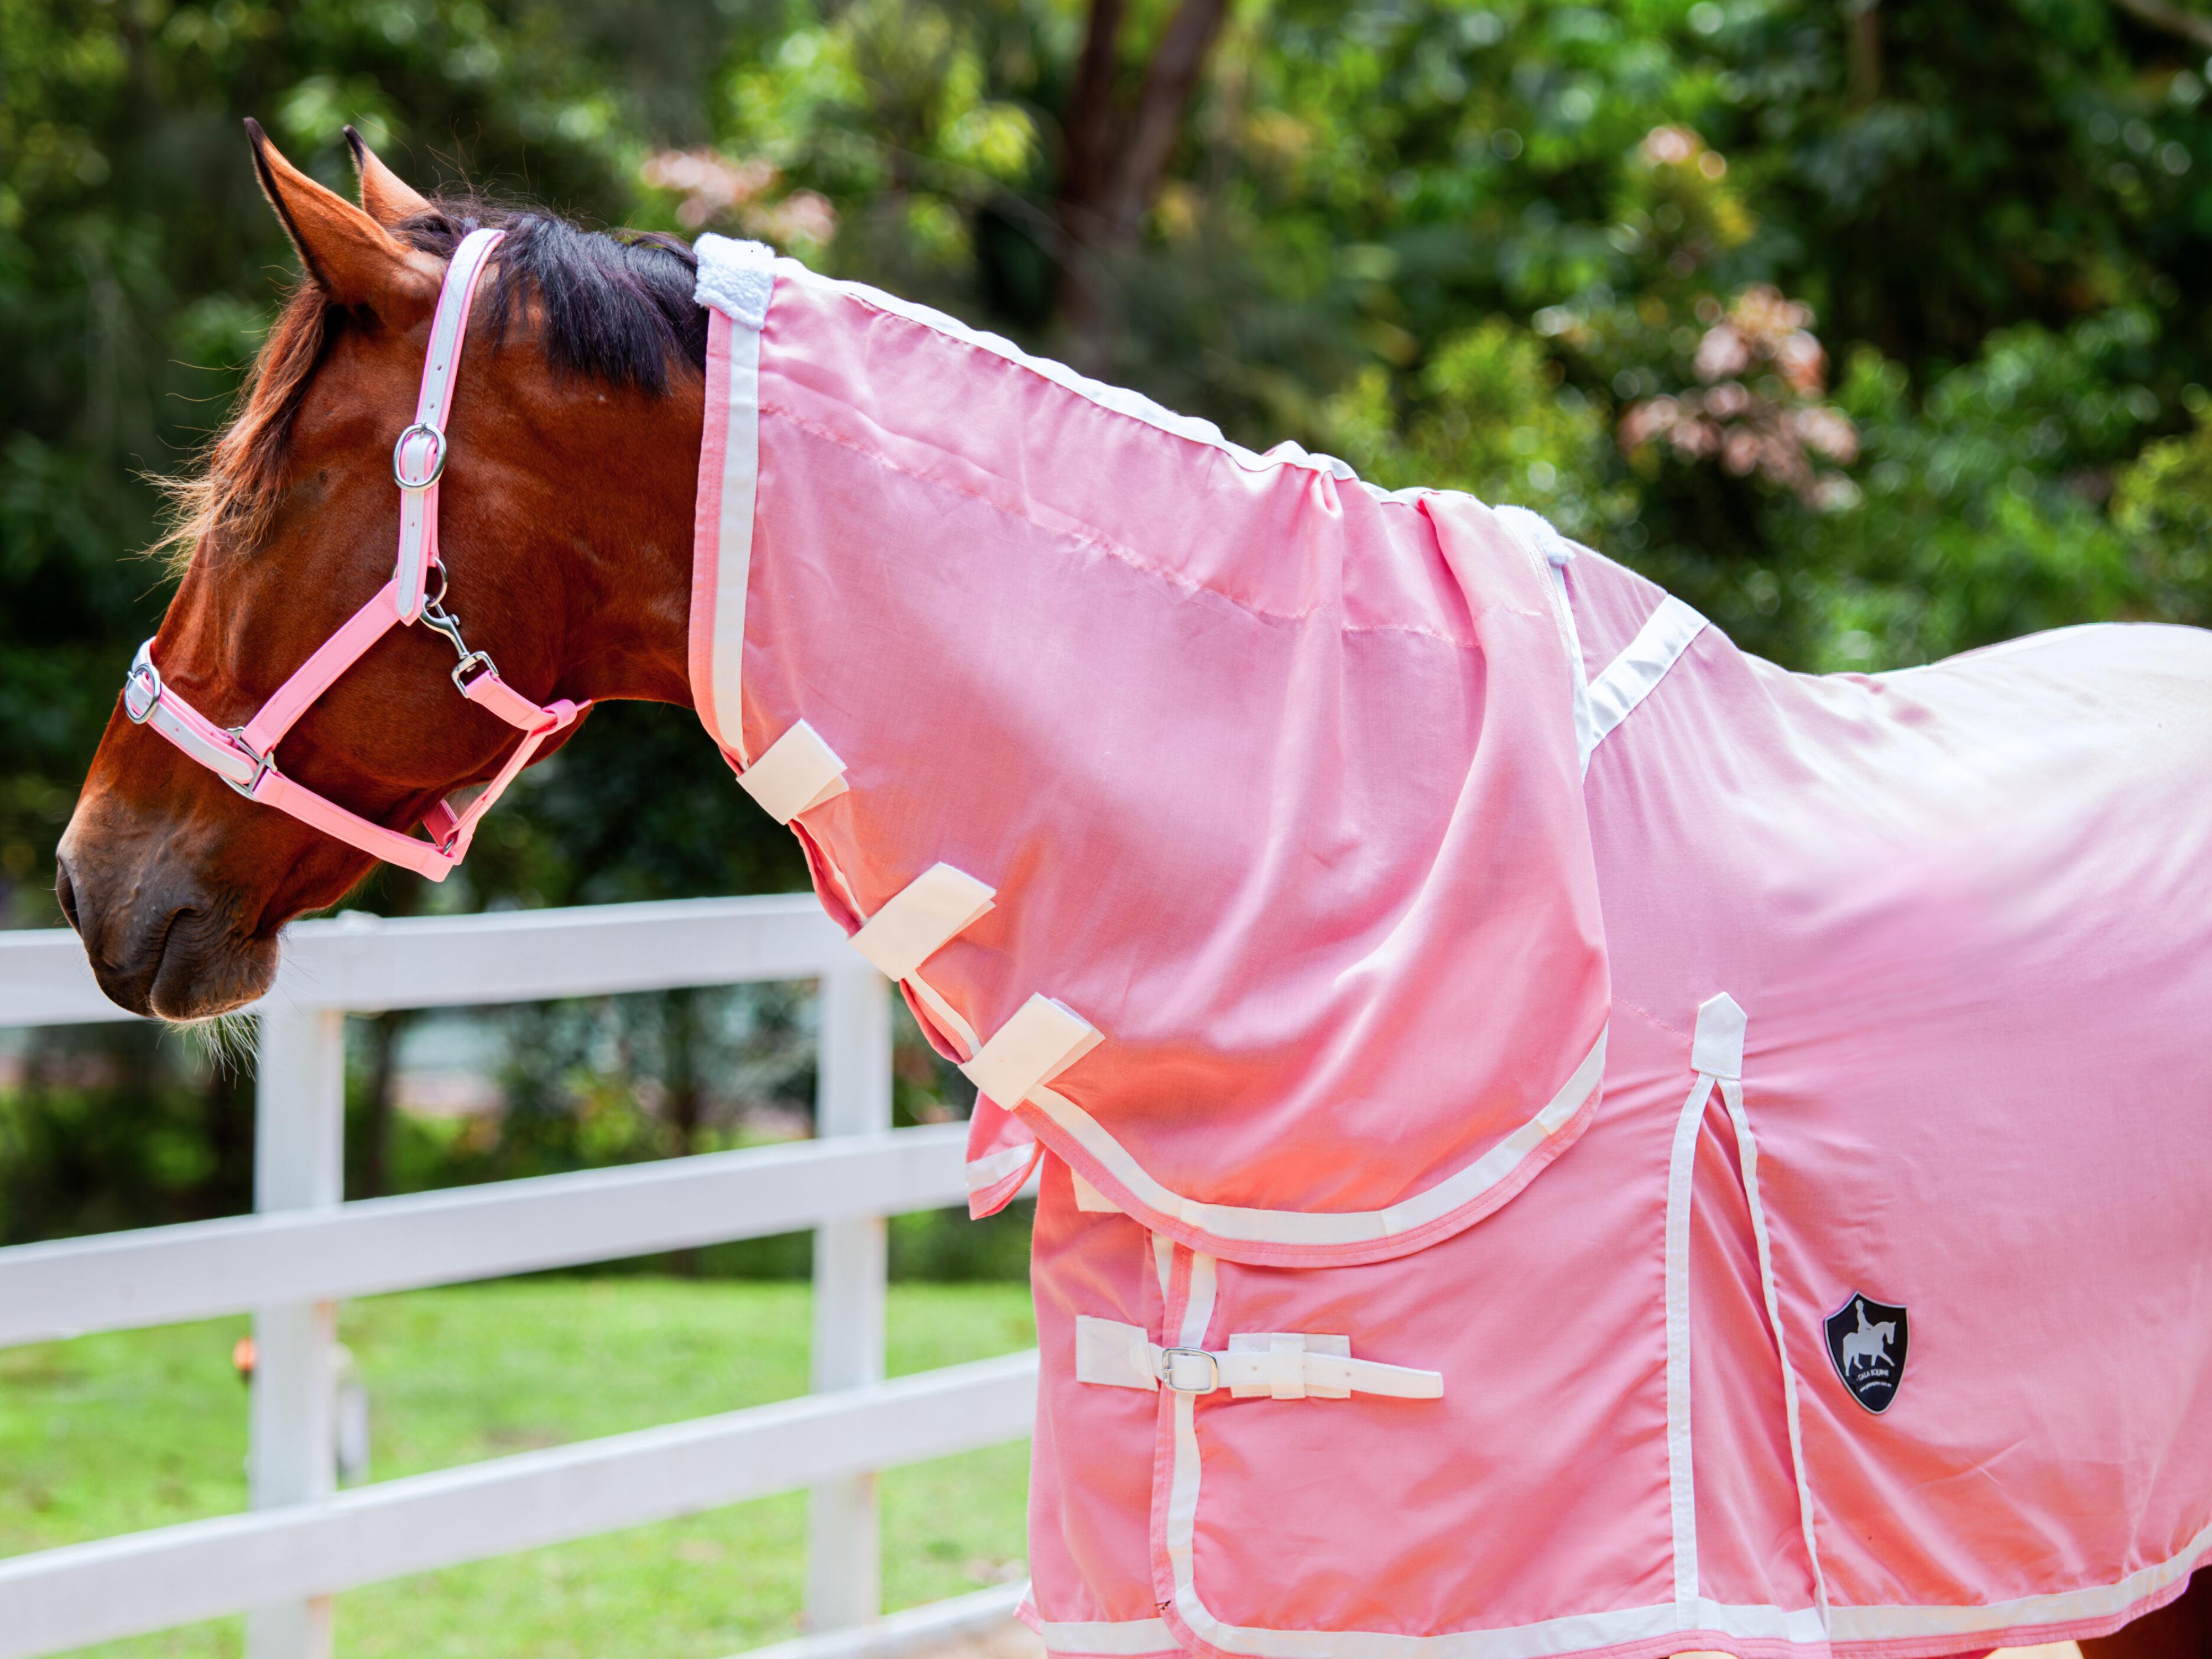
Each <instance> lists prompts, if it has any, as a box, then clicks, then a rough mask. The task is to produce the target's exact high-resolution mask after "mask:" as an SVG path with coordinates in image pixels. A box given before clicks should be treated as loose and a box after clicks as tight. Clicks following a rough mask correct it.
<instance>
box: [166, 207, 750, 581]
mask: <svg viewBox="0 0 2212 1659" xmlns="http://www.w3.org/2000/svg"><path fill="white" fill-rule="evenodd" d="M484 226H490V227H496V228H500V229H502V230H504V231H506V232H507V240H505V241H503V242H501V244H500V246H499V260H498V265H497V269H496V270H495V272H494V275H493V279H492V286H491V289H490V291H489V294H487V295H484V296H483V297H484V299H485V300H487V301H489V305H488V307H487V308H486V312H485V318H486V321H487V322H488V323H489V325H490V328H491V331H492V337H493V338H494V339H495V341H501V342H503V341H505V340H506V339H507V337H508V334H509V333H510V331H515V330H519V329H520V328H522V327H524V326H526V325H534V329H535V332H536V336H537V338H538V342H539V343H540V344H541V345H542V346H543V348H544V351H545V355H546V358H547V361H548V362H550V363H551V365H552V367H553V370H554V372H555V373H556V374H561V375H574V376H577V377H580V378H584V379H588V380H597V381H599V382H601V383H602V384H605V385H606V386H611V387H616V388H620V389H623V390H635V391H638V392H646V393H647V394H648V395H651V396H654V397H659V396H661V395H663V394H664V393H665V392H667V390H668V388H669V385H670V382H671V375H673V374H682V373H685V372H687V371H688V372H690V373H693V374H696V373H699V372H701V371H702V370H703V368H704V367H705V364H706V361H707V313H705V312H704V311H703V310H702V309H701V308H700V307H699V306H698V304H697V303H696V301H694V300H693V299H692V297H691V295H692V286H693V281H694V277H695V275H696V270H697V267H698V261H697V259H696V258H695V256H694V255H693V253H692V252H691V249H690V245H689V244H687V243H684V242H683V241H680V240H678V239H677V238H675V237H673V236H664V235H660V234H632V233H625V232H614V233H609V232H605V231H592V230H585V229H583V228H580V227H579V226H576V225H572V224H570V223H568V222H567V221H566V220H563V219H558V218H555V217H553V216H550V215H547V214H543V213H538V212H535V211H532V210H527V209H519V208H507V207H502V206H499V205H497V204H491V203H487V202H483V201H479V200H477V199H475V198H473V197H444V196H441V197H436V198H435V199H434V200H433V201H432V203H431V205H430V207H429V210H428V211H426V212H422V213H418V214H416V215H415V216H413V217H411V218H410V219H406V220H404V221H402V222H400V223H399V224H398V225H396V226H394V227H392V234H393V235H394V236H396V237H398V239H399V240H401V241H403V242H405V243H406V244H407V245H408V246H410V247H413V248H416V249H417V250H419V251H421V252H424V253H428V254H431V255H434V256H435V257H436V258H441V259H445V258H451V257H452V256H453V249H454V248H455V247H456V246H459V243H460V240H461V239H462V238H463V237H464V236H465V235H467V234H469V232H471V231H472V230H475V229H477V228H479V227H484ZM347 315H348V313H346V312H345V311H344V310H343V309H342V308H340V307H336V306H333V305H331V303H330V301H329V300H328V299H327V298H326V297H325V295H324V293H323V291H322V289H319V288H318V287H317V286H316V285H315V284H314V283H312V282H308V281H304V280H303V281H302V282H301V283H300V284H299V285H298V286H297V287H295V289H293V290H292V292H291V294H290V295H289V297H288V298H287V299H286V301H285V302H284V307H283V310H282V311H281V312H279V313H277V317H276V323H275V324H274V325H273V326H271V327H270V331H269V337H268V338H267V340H265V341H264V343H263V344H262V347H261V349H260V351H259V352H258V354H257V355H256V356H255V358H254V361H253V367H252V370H251V371H250V372H249V373H248V374H247V377H246V387H245V390H244V392H242V393H241V395H240V399H239V404H238V412H237V414H236V416H234V418H233V419H232V421H231V423H230V425H229V426H228V428H225V429H224V430H223V432H222V435H221V436H219V437H218V438H216V441H215V442H214V443H213V444H212V445H210V447H209V449H208V452H207V459H206V464H205V465H204V467H203V468H202V469H201V470H200V471H198V472H197V474H196V475H194V476H192V477H183V478H172V479H163V480H161V481H160V483H161V485H162V487H163V489H165V490H166V491H167V494H168V495H169V498H170V503H171V509H172V510H171V518H170V528H169V531H168V532H167V534H166V535H165V536H163V538H161V544H160V550H161V551H163V552H166V553H167V555H168V556H169V557H170V558H171V559H172V560H173V562H179V563H181V562H184V561H186V560H189V559H190V558H191V555H192V551H193V550H194V549H196V548H197V547H198V545H199V544H200V543H201V542H202V541H203V540H204V539H205V538H207V537H208V536H209V535H210V534H211V533H214V532H217V531H222V532H227V533H228V534H230V535H231V536H233V537H234V538H237V539H239V540H240V542H242V543H245V544H251V543H252V542H254V541H257V540H258V539H259V538H260V536H261V533H262V532H263V531H264V530H265V528H266V527H267V524H268V518H269V513H270V508H271V507H272V506H273V505H274V502H275V500H276V485H277V481H278V479H279V477H281V475H282V472H283V459H284V449H285V444H286V441H287V440H288V439H289V436H290V435H291V429H292V420H293V417H294V416H295V415H296V414H297V413H298V411H299V407H300V402H301V398H303V397H305V395H306V393H307V383H308V381H309V380H313V378H314V374H315V370H316V369H317V368H319V367H320V366H321V363H322V361H323V358H324V356H325V354H326V353H327V352H328V351H329V349H330V346H331V341H332V340H334V339H335V338H336V337H337V334H338V332H339V331H340V330H341V329H343V327H344V326H345V323H346V320H347Z"/></svg>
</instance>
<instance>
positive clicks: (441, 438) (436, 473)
mask: <svg viewBox="0 0 2212 1659" xmlns="http://www.w3.org/2000/svg"><path fill="white" fill-rule="evenodd" d="M416 435H422V436H426V437H428V439H429V440H430V476H429V477H427V478H422V479H415V478H410V477H408V476H407V472H406V462H405V459H404V458H405V456H406V453H407V441H408V440H409V439H410V438H412V437H415V436H416ZM445 471H446V435H445V433H444V432H442V431H441V430H440V429H439V428H436V427H435V426H432V425H431V424H430V423H429V422H428V421H417V422H415V424H414V425H412V426H410V427H409V428H407V430H405V431H404V432H403V433H401V434H400V435H399V441H398V443H395V444H394V445H392V482H393V483H396V484H398V486H399V487H400V488H401V489H428V488H429V487H430V486H431V485H432V484H434V483H437V482H438V480H439V478H440V477H442V476H444V473H445Z"/></svg>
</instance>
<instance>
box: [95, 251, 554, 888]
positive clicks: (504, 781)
mask: <svg viewBox="0 0 2212 1659" xmlns="http://www.w3.org/2000/svg"><path fill="white" fill-rule="evenodd" d="M505 234H507V233H506V232H504V231H500V230H476V231H471V232H470V233H469V234H468V235H467V236H466V237H465V238H464V239H463V240H462V242H461V245H460V246H459V248H457V249H455V250H454V252H453V262H452V263H451V264H449V265H447V268H446V280H445V283H444V286H443V287H442V288H441V289H440V290H439V293H438V309H437V313H436V314H435V316H434V317H433V318H432V319H431V321H430V349H429V351H428V354H427V355H426V356H425V357H424V358H423V362H422V395H421V397H420V398H417V399H416V404H415V423H414V424H413V425H412V426H410V427H409V428H407V429H406V430H405V431H404V432H403V433H401V434H400V435H399V441H398V443H396V444H394V445H393V446H392V481H393V482H394V483H397V484H398V486H399V555H398V562H397V565H396V567H395V568H394V569H393V571H392V580H390V581H388V582H386V584H385V585H384V586H383V588H382V589H381V590H380V592H378V593H377V595H376V597H375V598H374V599H371V600H369V602H368V604H367V605H363V606H362V608H361V609H360V610H358V611H355V612H354V613H353V615H352V616H351V617H348V618H347V619H346V620H345V622H344V623H342V624H341V625H340V626H339V628H338V630H337V632H336V633H334V634H332V635H331V636H330V637H329V638H328V639H326V640H325V641H323V642H322V644H321V645H319V647H316V649H315V653H314V654H313V656H311V657H309V658H308V659H307V661H305V662H304V663H302V664H301V665H300V666H299V668H298V669H297V670H296V671H295V672H294V673H293V675H292V678H289V679H288V680H286V681H285V682H284V684H282V685H281V686H279V687H277V688H276V695H275V696H272V697H270V699H269V701H268V702H265V703H264V704H262V706H261V709H260V712H259V713H258V714H255V715H254V716H253V718H252V720H248V721H246V724H245V725H243V726H231V727H229V728H228V729H225V728H224V727H222V726H216V724H215V722H214V721H212V720H209V719H208V718H207V716H206V715H204V714H201V713H200V712H199V710H197V708H193V707H192V706H191V704H190V703H188V702H185V700H184V699H183V698H182V697H180V696H178V695H177V694H176V693H175V692H174V691H172V690H170V689H169V688H168V687H167V685H165V684H163V683H162V680H161V671H160V670H159V669H157V668H156V667H155V666H154V641H152V640H149V641H146V643H145V644H143V645H142V646H140V647H138V654H137V657H136V658H135V659H133V660H132V662H131V672H130V674H129V675H128V677H126V678H125V680H124V682H123V712H124V713H125V714H127V715H129V716H130V717H131V720H132V721H133V722H134V723H135V724H137V725H140V726H151V727H153V729H154V730H155V731H156V732H160V733H161V735H162V736H163V737H164V738H167V739H168V740H169V741H170V742H171V743H173V744H175V745H176V746H177V747H178V748H179V749H180V750H183V751H184V752H185V754H186V755H188V756H190V757H191V758H192V759H193V760H196V761H197V762H198V763H200V764H201V765H202V766H204V767H206V768H207V769H209V770H210V771H211V772H213V773H214V774H215V775H216V776H217V777H220V778H221V779H222V781H224V782H225V783H228V785H229V786H230V787H232V788H234V789H235V790H237V791H238V793H240V794H241V795H244V796H245V797H246V799H249V800H258V801H259V802H260V803H261V804H262V805H264V806H273V807H275V808H276V810H277V811H280V812H289V813H290V814H291V815H292V816H293V817H295V818H297V819H299V820H300V822H301V823H305V824H307V825H310V826H311V827H313V828H314V829H319V830H321V831H322V832H323V833H324V834H325V835H326V836H336V837H337V839H338V840H340V841H342V842H346V843H347V844H348V845H349V846H353V847H357V848H360V849H361V850H362V852H364V853H368V854H373V855H374V856H375V857H377V858H380V859H382V860H385V861H386V863H388V864H397V865H399V866H403V867H404V868H406V869H409V870H412V871H414V872H416V874H418V875H422V876H427V877H428V878H430V879H431V880H432V881H443V880H444V879H445V878H446V872H447V871H448V870H451V869H452V868H453V866H455V865H457V864H459V862H460V861H461V860H462V859H463V858H464V857H465V856H466V855H467V854H468V850H469V842H470V840H471V838H472V837H473V836H475V834H476V827H477V821H478V820H479V819H481V818H482V817H483V815H484V814H485V813H486V812H487V811H489V810H490V809H491V805H492V803H493V802H494V801H495V800H497V799H499V798H500V796H501V794H502V793H505V791H506V789H507V785H508V784H510V783H512V782H513V781H514V779H515V776H516V775H517V774H519V773H520V771H521V770H522V769H523V768H524V767H525V766H526V765H528V764H529V763H530V759H531V757H532V756H533V755H535V754H536V753H537V752H538V748H539V746H540V745H541V744H544V741H545V739H546V738H549V737H550V736H552V735H553V733H555V732H558V731H560V730H561V729H562V727H563V726H568V725H569V724H571V723H572V722H573V721H574V720H575V718H576V717H577V716H578V715H579V714H582V713H583V712H584V710H585V709H586V708H590V707H591V703H590V702H588V701H586V702H583V703H580V704H579V703H575V702H570V701H569V700H568V699H567V698H565V697H564V698H562V699H560V700H559V701H557V702H551V703H548V704H545V705H544V706H543V707H540V706H539V705H538V704H537V703H534V702H531V701H530V699H529V698H527V697H526V696H523V695H522V694H521V693H520V692H519V691H517V690H514V689H513V687H512V686H510V685H508V684H507V682H506V681H505V680H502V679H501V678H500V677H499V670H498V669H497V668H496V667H495V666H494V665H493V664H492V659H490V658H489V657H488V656H486V655H485V654H484V653H483V652H481V651H472V650H471V649H470V648H469V645H468V641H466V640H465V639H463V638H462V637H461V623H460V618H459V617H456V616H454V615H453V613H452V612H450V611H447V609H446V608H445V605H444V599H445V596H446V571H445V566H444V565H443V564H441V562H439V558H438V478H439V476H440V475H441V473H443V472H444V471H445V470H446V416H447V410H449V409H450V408H451V407H452V405H453V377H454V373H455V371H456V369H457V368H459V364H460V358H461V342H462V338H463V337H464V336H465V334H466V333H467V331H468V321H469V307H471V305H472V304H473V303H474V302H475V300H476V291H477V280H478V279H479V278H480V277H482V276H483V270H484V265H485V263H486V262H487V261H488V260H489V258H490V256H491V251H492V250H493V249H494V248H495V247H496V246H498V245H499V241H500V239H501V237H502V236H504V235H505ZM433 570H435V571H436V572H437V573H438V591H437V592H435V593H433V592H430V573H431V572H432V571H433ZM416 622H420V623H422V624H423V625H425V626H426V627H428V628H432V629H435V630H437V631H438V632H439V633H441V634H443V635H445V636H446V638H447V640H449V641H452V643H453V649H454V650H455V651H456V652H457V653H459V656H460V661H459V664H458V665H456V666H455V667H454V669H453V686H454V689H455V690H458V691H459V692H460V694H461V695H462V696H465V697H466V698H467V699H468V700H469V701H470V702H472V703H474V704H476V705H477V707H478V708H484V709H489V711H490V712H491V713H493V714H496V715H498V716H499V717H500V719H501V720H505V721H506V722H507V724H508V725H509V726H513V727H514V728H515V729H516V730H517V731H519V732H521V733H522V741H521V743H520V744H517V745H516V747H515V750H514V752H513V754H511V755H509V756H508V757H507V763H506V764H505V765H503V766H501V768H500V769H499V772H498V774H497V775H496V776H495V777H494V778H493V779H492V781H490V782H489V784H487V785H485V786H484V787H483V789H482V790H480V791H478V792H477V793H476V796H475V799H466V797H467V796H468V794H469V792H468V791H467V790H465V789H462V790H456V791H455V792H454V793H453V794H452V795H450V796H448V797H447V799H444V800H442V801H440V802H439V803H438V804H437V805H435V806H433V807H432V808H431V809H430V810H429V811H428V813H426V814H425V815H424V817H423V819H422V827H423V828H424V829H427V830H428V831H429V833H430V839H429V840H428V841H419V840H417V839H416V837H415V836H410V835H404V834H402V833H401V832H400V831H398V830H397V829H386V828H385V827H384V826H383V825H382V824H380V823H371V822H370V821H369V820H368V819H367V818H365V817H362V816H361V815H360V814H358V813H356V812H349V811H347V810H346V809H345V808H344V807H343V806H340V805H338V804H337V802H336V801H333V800H330V799H326V798H325V797H324V796H321V795H319V794H317V793H315V792H314V791H313V790H312V789H308V788H306V787H303V786H301V785H300V784H297V783H295V782H294V781H292V780H291V779H289V778H288V777H286V776H285V775H283V773H282V772H280V771H278V770H277V769H276V745H277V744H279V743H280V742H282V741H283V737H284V734H285V733H286V732H289V731H290V730H291V729H292V726H293V725H294V723H295V722H296V721H297V720H299V718H300V716H301V715H302V714H306V713H307V710H308V708H311V707H312V706H313V703H314V702H315V700H316V699H317V698H318V697H319V696H322V695H323V693H324V692H325V691H327V690H330V688H331V684H333V683H334V682H335V681H336V680H337V678H338V677H339V676H340V675H341V674H343V673H344V672H345V671H346V670H348V669H349V668H350V667H352V666H353V665H354V664H356V662H358V661H360V660H361V658H362V653H364V652H366V651H367V650H368V647H370V646H372V645H374V644H375V643H376V641H379V640H380V639H382V638H383V637H384V635H385V632H386V629H390V628H392V626H393V625H394V624H396V623H416Z"/></svg>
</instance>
